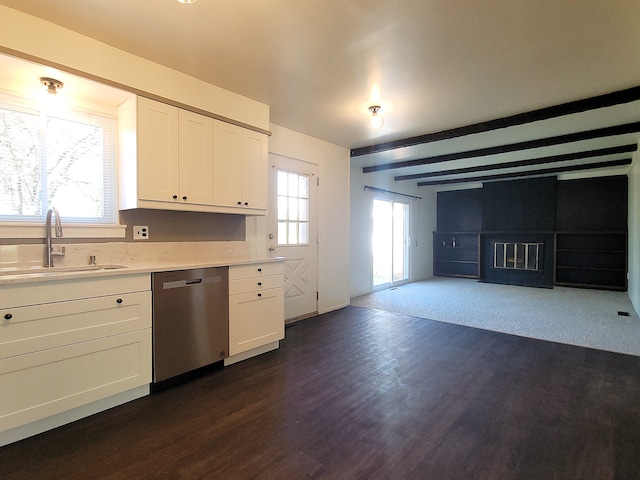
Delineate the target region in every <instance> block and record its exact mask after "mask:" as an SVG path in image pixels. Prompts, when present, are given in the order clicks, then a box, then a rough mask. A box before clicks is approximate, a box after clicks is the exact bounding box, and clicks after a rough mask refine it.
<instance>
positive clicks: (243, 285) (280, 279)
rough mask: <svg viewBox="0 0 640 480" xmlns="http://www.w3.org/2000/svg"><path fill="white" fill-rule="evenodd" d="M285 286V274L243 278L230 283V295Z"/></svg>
mask: <svg viewBox="0 0 640 480" xmlns="http://www.w3.org/2000/svg"><path fill="white" fill-rule="evenodd" d="M283 285H284V274H279V275H267V276H264V277H251V278H241V279H239V280H232V281H230V282H229V295H236V294H238V293H247V292H259V291H262V290H267V289H269V288H278V287H282V286H283Z"/></svg>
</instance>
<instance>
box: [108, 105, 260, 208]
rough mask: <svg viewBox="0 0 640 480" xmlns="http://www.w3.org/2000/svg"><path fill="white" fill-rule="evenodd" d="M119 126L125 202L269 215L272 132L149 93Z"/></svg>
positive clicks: (126, 109) (125, 111) (121, 116)
mask: <svg viewBox="0 0 640 480" xmlns="http://www.w3.org/2000/svg"><path fill="white" fill-rule="evenodd" d="M118 128H119V136H120V208H121V209H129V208H155V209H166V210H188V211H201V212H219V213H238V214H247V215H264V214H265V212H266V204H267V149H268V146H267V136H266V135H264V134H261V133H255V132H252V131H250V130H248V129H244V128H242V127H239V126H236V125H231V124H228V123H225V122H221V121H218V120H214V119H212V118H210V117H207V116H205V115H200V114H197V113H193V112H190V111H187V110H183V109H180V108H177V107H174V106H171V105H167V104H164V103H161V102H157V101H154V100H149V99H147V98H144V97H138V98H137V99H132V100H131V101H128V102H126V103H125V104H123V105H121V107H120V109H119V112H118Z"/></svg>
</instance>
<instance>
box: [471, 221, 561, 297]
mask: <svg viewBox="0 0 640 480" xmlns="http://www.w3.org/2000/svg"><path fill="white" fill-rule="evenodd" d="M553 239H554V237H553V233H547V232H540V233H539V232H513V233H512V232H486V233H483V234H481V235H480V243H481V254H480V280H481V281H483V282H488V283H501V284H507V285H522V286H528V287H545V288H553Z"/></svg>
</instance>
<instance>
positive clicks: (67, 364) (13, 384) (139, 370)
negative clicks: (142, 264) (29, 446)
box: [0, 274, 151, 445]
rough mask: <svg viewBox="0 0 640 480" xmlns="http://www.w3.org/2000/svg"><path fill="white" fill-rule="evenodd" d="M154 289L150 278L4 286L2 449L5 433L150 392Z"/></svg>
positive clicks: (0, 369)
mask: <svg viewBox="0 0 640 480" xmlns="http://www.w3.org/2000/svg"><path fill="white" fill-rule="evenodd" d="M150 288H151V283H150V276H149V275H148V274H143V275H125V276H117V277H115V276H114V277H105V278H104V279H90V280H89V279H85V280H67V281H56V282H43V283H42V284H38V285H35V286H34V285H33V284H24V285H7V286H3V289H2V292H1V293H0V300H1V301H2V305H3V308H2V309H1V310H0V320H1V321H2V323H1V324H0V391H1V392H2V401H0V445H2V444H5V443H8V442H7V441H5V439H4V438H2V437H1V436H2V435H4V433H3V432H8V431H10V430H12V429H17V428H19V427H21V426H24V425H27V424H30V423H32V422H37V421H41V420H43V419H47V417H51V416H55V415H58V414H61V413H63V412H67V411H70V410H72V409H76V408H78V407H82V406H85V405H87V404H90V403H92V402H98V401H100V400H103V399H106V398H107V397H112V396H114V395H118V394H123V393H124V392H129V391H133V390H135V389H137V388H139V387H143V386H146V391H147V392H148V385H149V383H150V382H151V289H150ZM27 297H28V298H29V301H28V304H27V302H26V301H25V300H26V298H27ZM53 299H56V300H59V301H53ZM7 305H12V306H7ZM142 392H144V389H143V390H142ZM142 394H144V393H142ZM130 396H131V395H129V397H128V399H129V400H130V399H131V398H130ZM137 396H141V395H140V394H137ZM111 406H113V405H111ZM53 426H57V425H53ZM49 428H52V427H49ZM45 429H47V428H46V427H43V428H42V429H41V430H45Z"/></svg>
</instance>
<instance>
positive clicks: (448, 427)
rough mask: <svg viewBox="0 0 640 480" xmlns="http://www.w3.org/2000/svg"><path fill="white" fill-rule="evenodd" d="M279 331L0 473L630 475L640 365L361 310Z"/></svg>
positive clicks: (637, 442) (9, 454) (636, 452)
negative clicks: (270, 342)
mask: <svg viewBox="0 0 640 480" xmlns="http://www.w3.org/2000/svg"><path fill="white" fill-rule="evenodd" d="M286 335H287V338H286V340H284V341H283V342H282V343H281V348H280V349H279V350H278V351H275V352H271V353H268V354H265V355H262V356H260V357H256V358H253V359H251V360H247V361H245V362H242V363H239V364H236V365H232V366H229V367H226V368H224V369H220V370H218V371H214V372H211V373H209V374H208V375H206V376H203V377H200V378H198V379H195V380H192V381H190V382H188V383H185V384H182V385H179V386H176V387H173V388H170V389H167V390H164V391H161V392H159V393H155V394H153V395H150V396H148V397H145V398H142V399H139V400H136V401H134V402H131V403H129V404H126V405H123V406H120V407H117V408H114V409H112V410H110V411H107V412H103V413H100V414H98V415H94V416H93V417H90V418H86V419H83V420H80V421H78V422H75V423H74V424H71V425H67V426H64V427H61V428H58V429H56V430H53V431H50V432H47V433H44V434H42V435H39V436H36V437H33V438H30V439H27V440H24V441H22V442H18V443H15V444H12V445H8V446H6V447H3V448H0V478H2V479H3V480H10V479H57V480H60V479H64V480H73V479H82V480H85V479H128V480H130V479H189V480H192V479H258V480H264V479H277V480H283V479H307V478H309V479H367V480H376V479H381V480H382V479H420V480H425V479H433V480H449V479H456V480H458V479H461V480H462V479H464V480H469V479H483V480H486V479H490V480H500V479H518V480H522V479H535V480H549V479H571V480H576V479H594V480H606V479H616V480H623V479H639V478H640V357H632V356H625V355H620V354H614V353H608V352H602V351H597V350H590V349H586V348H580V347H572V346H568V345H562V344H556V343H550V342H544V341H539V340H530V339H525V338H521V337H515V336H510V335H505V334H500V333H494V332H488V331H483V330H477V329H473V328H468V327H462V326H457V325H450V324H446V323H440V322H434V321H430V320H424V319H420V318H414V317H408V316H404V315H396V314H393V313H388V312H382V311H377V310H368V309H363V308H358V307H348V308H346V309H343V310H340V311H337V312H332V313H329V314H326V315H321V316H319V317H315V318H311V319H308V320H304V321H301V322H298V323H297V324H294V325H293V326H291V327H289V328H287V332H286Z"/></svg>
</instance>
